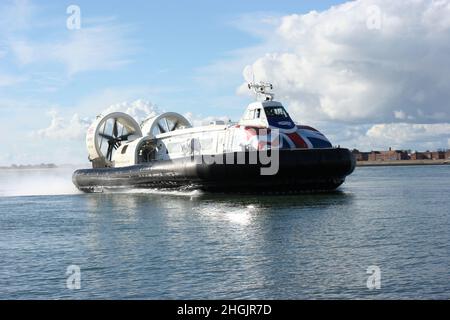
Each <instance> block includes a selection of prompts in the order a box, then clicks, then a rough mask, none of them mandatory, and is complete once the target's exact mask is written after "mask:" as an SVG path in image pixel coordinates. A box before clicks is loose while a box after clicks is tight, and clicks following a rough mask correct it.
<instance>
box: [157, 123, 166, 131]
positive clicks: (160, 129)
mask: <svg viewBox="0 0 450 320" xmlns="http://www.w3.org/2000/svg"><path fill="white" fill-rule="evenodd" d="M157 125H158V128H159V132H161V133H165V132H166V129H164V127H163V126H162V125H161V124H160V123H159V122H158V123H157Z"/></svg>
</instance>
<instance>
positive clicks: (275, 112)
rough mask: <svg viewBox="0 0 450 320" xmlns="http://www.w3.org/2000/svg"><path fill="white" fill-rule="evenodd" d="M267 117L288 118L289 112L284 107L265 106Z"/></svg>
mask: <svg viewBox="0 0 450 320" xmlns="http://www.w3.org/2000/svg"><path fill="white" fill-rule="evenodd" d="M264 111H265V112H266V116H267V117H277V118H287V117H288V114H287V112H286V110H284V108H283V107H265V108H264Z"/></svg>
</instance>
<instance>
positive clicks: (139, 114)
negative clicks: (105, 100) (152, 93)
mask: <svg viewBox="0 0 450 320" xmlns="http://www.w3.org/2000/svg"><path fill="white" fill-rule="evenodd" d="M115 111H121V112H125V113H127V114H129V115H130V116H132V117H133V118H134V119H135V120H136V121H137V122H138V123H141V122H142V121H143V120H145V119H147V118H149V117H153V116H155V115H157V114H159V113H161V111H160V110H159V108H158V107H157V106H156V105H155V104H153V103H151V102H150V101H145V100H141V99H138V100H136V101H133V102H131V103H129V102H122V103H116V104H113V105H111V106H109V107H108V108H107V109H105V110H103V112H102V114H104V115H105V114H108V113H110V112H115Z"/></svg>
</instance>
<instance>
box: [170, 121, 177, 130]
mask: <svg viewBox="0 0 450 320" xmlns="http://www.w3.org/2000/svg"><path fill="white" fill-rule="evenodd" d="M177 127H178V120H176V121H175V122H174V123H173V126H172V129H170V131H173V130H175V129H176V128H177Z"/></svg>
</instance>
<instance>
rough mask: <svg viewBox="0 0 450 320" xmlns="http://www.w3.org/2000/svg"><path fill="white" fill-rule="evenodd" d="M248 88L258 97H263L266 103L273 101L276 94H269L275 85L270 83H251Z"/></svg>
mask: <svg viewBox="0 0 450 320" xmlns="http://www.w3.org/2000/svg"><path fill="white" fill-rule="evenodd" d="M248 88H249V90H253V91H254V92H255V94H256V97H258V96H260V95H262V96H263V97H264V100H266V101H272V100H273V98H274V96H275V94H273V93H270V92H267V90H273V85H272V84H271V83H269V82H263V81H261V82H259V83H254V82H250V83H249V84H248Z"/></svg>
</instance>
